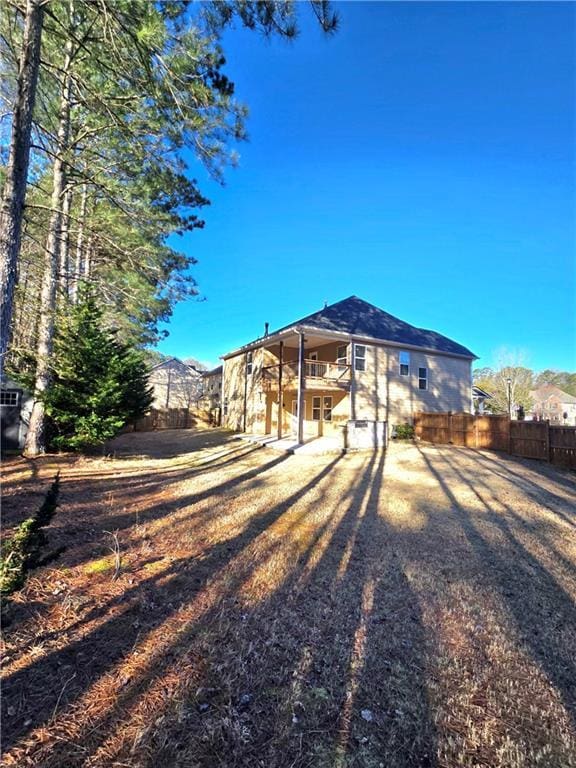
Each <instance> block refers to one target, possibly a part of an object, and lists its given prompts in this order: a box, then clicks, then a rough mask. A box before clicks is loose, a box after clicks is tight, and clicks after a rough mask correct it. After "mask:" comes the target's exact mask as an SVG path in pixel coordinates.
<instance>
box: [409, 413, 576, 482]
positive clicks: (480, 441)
mask: <svg viewBox="0 0 576 768" xmlns="http://www.w3.org/2000/svg"><path fill="white" fill-rule="evenodd" d="M414 427H415V434H416V437H417V438H418V439H420V440H422V441H424V442H429V443H438V444H446V443H451V444H454V445H462V446H466V447H475V448H480V449H482V448H488V449H491V450H500V451H506V452H507V453H510V454H511V455H513V456H522V457H524V458H531V459H540V460H542V461H548V462H551V463H552V464H558V465H560V466H563V467H569V468H571V469H576V427H562V426H550V424H549V423H548V422H547V421H544V422H542V421H511V420H510V419H509V418H508V416H486V415H482V416H473V415H472V414H468V413H457V414H456V413H455V414H453V413H417V414H416V415H415V417H414Z"/></svg>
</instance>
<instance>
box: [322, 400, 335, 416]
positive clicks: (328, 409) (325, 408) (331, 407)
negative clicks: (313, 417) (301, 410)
mask: <svg viewBox="0 0 576 768" xmlns="http://www.w3.org/2000/svg"><path fill="white" fill-rule="evenodd" d="M326 401H330V405H326ZM333 410H334V401H333V400H332V395H324V397H323V398H322V421H332V411H333ZM327 412H328V413H329V416H326V413H327Z"/></svg>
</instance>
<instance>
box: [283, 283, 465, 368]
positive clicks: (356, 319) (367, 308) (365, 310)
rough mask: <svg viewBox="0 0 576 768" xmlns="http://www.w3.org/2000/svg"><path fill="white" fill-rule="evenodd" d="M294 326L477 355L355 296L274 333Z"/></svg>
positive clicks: (453, 352)
mask: <svg viewBox="0 0 576 768" xmlns="http://www.w3.org/2000/svg"><path fill="white" fill-rule="evenodd" d="M295 325H305V326H308V327H310V328H317V329H318V330H319V331H337V332H340V333H349V334H351V335H353V336H365V337H369V338H372V339H378V340H379V341H392V342H395V343H397V344H407V345H410V346H413V347H424V348H425V349H433V350H437V351H438V352H447V353H449V354H453V355H463V356H464V357H471V358H473V357H476V355H475V354H474V353H473V352H471V351H470V350H469V349H467V348H466V347H463V346H462V345H461V344H457V343H456V342H455V341H452V339H449V338H447V337H446V336H442V334H441V333H436V331H428V330H425V329H424V328H415V327H414V326H413V325H410V324H409V323H405V322H404V321H403V320H399V319H398V318H397V317H394V316H393V315H389V314H388V312H384V310H382V309H378V307H375V306H374V305H373V304H369V303H368V302H367V301H363V300H362V299H359V298H358V297H357V296H350V297H349V298H347V299H343V300H342V301H338V302H336V304H331V305H330V306H329V307H324V309H321V310H320V311H319V312H314V313H313V314H312V315H308V316H307V317H303V318H302V319H301V320H297V321H296V322H295V323H290V325H286V326H284V328H279V329H278V330H277V331H275V332H274V333H280V331H284V330H286V329H288V328H292V327H294V326H295ZM270 335H271V336H272V335H273V334H270Z"/></svg>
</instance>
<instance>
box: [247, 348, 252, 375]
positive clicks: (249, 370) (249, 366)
mask: <svg viewBox="0 0 576 768" xmlns="http://www.w3.org/2000/svg"><path fill="white" fill-rule="evenodd" d="M253 370H254V358H253V355H252V352H246V376H251V375H252V371H253Z"/></svg>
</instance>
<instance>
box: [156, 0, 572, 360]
mask: <svg viewBox="0 0 576 768" xmlns="http://www.w3.org/2000/svg"><path fill="white" fill-rule="evenodd" d="M336 8H337V9H338V10H339V12H340V15H341V28H340V31H339V32H338V33H337V34H336V35H335V36H334V37H330V38H324V37H323V36H322V35H321V33H320V31H319V30H318V29H316V28H315V26H314V24H313V21H312V17H311V14H310V13H309V9H308V7H307V6H306V4H301V6H300V16H301V20H302V32H301V35H300V37H299V38H298V39H297V40H296V41H295V42H294V43H292V44H287V43H286V42H283V41H280V40H274V41H267V40H264V39H262V37H260V36H258V35H256V34H254V33H249V32H247V31H244V30H238V31H235V32H230V33H228V34H227V36H226V38H225V52H226V56H227V60H228V64H227V67H226V72H227V74H228V75H229V76H230V77H231V78H232V79H233V80H234V82H235V83H236V93H237V96H238V97H239V99H240V100H242V101H244V102H245V103H246V104H248V106H249V108H250V118H249V121H248V131H249V135H250V141H249V143H243V144H242V145H240V146H239V147H238V149H239V151H240V155H241V159H240V164H239V167H238V168H237V169H235V170H230V171H229V172H228V173H227V177H226V186H225V187H223V188H219V187H218V186H217V185H216V184H214V183H212V182H210V181H208V180H205V181H204V182H203V183H202V186H203V189H204V191H205V193H206V194H207V195H208V197H210V199H211V200H212V205H211V206H210V208H208V209H206V211H205V219H206V228H205V229H204V230H203V231H197V232H194V233H191V234H190V235H187V236H186V237H184V238H183V239H180V240H179V241H177V242H175V243H174V244H175V245H176V246H177V247H179V248H182V249H183V250H185V251H187V252H188V253H191V254H192V255H194V256H195V257H196V258H197V259H198V260H199V263H198V265H197V266H196V267H195V268H194V271H193V274H194V276H195V278H196V279H197V281H198V284H199V289H200V292H201V295H202V296H203V297H205V299H206V300H205V301H202V302H198V301H189V302H187V303H185V304H181V305H179V306H178V307H177V309H176V311H175V313H174V316H173V318H172V320H171V322H170V324H169V325H168V326H167V329H168V330H169V332H170V336H169V338H168V339H166V340H165V341H164V342H162V343H161V345H160V346H159V349H160V351H162V352H164V353H167V354H173V355H176V356H179V357H189V356H190V357H196V358H197V359H200V360H202V361H205V362H208V363H214V364H217V363H218V357H219V355H221V354H223V353H225V352H227V351H230V350H231V349H234V348H235V347H237V346H239V345H241V344H244V343H246V342H248V341H250V340H252V339H254V338H255V337H257V336H259V335H261V333H262V331H263V326H264V322H265V321H268V322H269V323H270V326H271V329H273V328H275V327H280V326H282V325H285V324H286V323H289V322H290V321H292V320H296V319H298V318H299V317H302V316H304V315H306V314H308V313H310V312H313V311H316V310H318V309H320V308H321V307H322V306H323V304H324V301H328V302H329V303H333V302H335V301H338V300H340V299H342V298H345V297H347V296H349V295H351V294H356V295H357V296H360V297H361V298H363V299H365V300H367V301H370V302H372V303H374V304H376V305H377V306H379V307H381V308H382V309H385V310H386V311H388V312H390V313H392V314H394V315H397V316H398V317H400V318H402V319H403V320H405V321H407V322H409V323H412V324H413V325H416V326H419V327H425V328H432V329H434V330H436V331H439V332H441V333H444V334H445V335H447V336H449V337H451V338H453V339H455V340H456V341H458V342H460V343H462V344H464V345H466V346H468V347H469V348H470V349H472V350H473V351H474V352H475V353H476V354H477V355H479V357H480V358H481V359H480V360H479V361H478V362H477V365H478V366H482V365H490V364H492V363H493V356H494V352H495V350H496V349H498V348H500V347H502V346H506V347H509V348H513V349H520V350H522V351H523V352H524V353H525V355H526V362H527V364H528V365H529V366H530V367H532V368H535V369H537V370H540V369H543V368H548V367H550V368H559V369H563V370H571V371H574V370H575V369H576V330H575V328H576V269H575V262H576V161H575V155H576V152H575V139H574V136H575V93H576V77H575V69H576V67H575V30H576V26H575V16H576V14H575V8H576V6H575V5H574V4H572V3H565V2H561V3H554V2H545V3H540V2H531V3H521V2H512V3H499V2H487V3H479V2H474V3H472V2H469V3H454V2H448V3H434V2H426V3H416V2H409V3H399V2H393V3H346V4H337V5H336ZM197 175H198V178H199V180H200V181H201V182H202V179H203V177H202V173H201V172H198V173H197Z"/></svg>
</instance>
